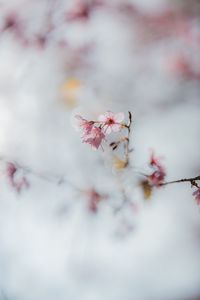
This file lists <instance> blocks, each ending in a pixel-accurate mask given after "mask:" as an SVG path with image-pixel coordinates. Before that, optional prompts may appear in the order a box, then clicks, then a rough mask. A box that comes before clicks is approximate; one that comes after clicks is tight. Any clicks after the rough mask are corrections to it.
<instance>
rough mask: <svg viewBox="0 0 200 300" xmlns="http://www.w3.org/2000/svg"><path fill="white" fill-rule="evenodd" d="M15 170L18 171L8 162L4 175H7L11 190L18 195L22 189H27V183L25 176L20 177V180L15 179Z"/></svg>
mask: <svg viewBox="0 0 200 300" xmlns="http://www.w3.org/2000/svg"><path fill="white" fill-rule="evenodd" d="M17 170H18V169H17V167H16V165H15V164H13V163H11V162H9V163H8V164H7V168H6V173H7V176H8V179H9V182H10V184H11V186H12V187H13V188H15V189H16V191H17V192H18V193H20V192H21V190H22V189H23V188H28V187H29V182H28V181H27V179H26V177H25V176H22V177H21V178H20V179H18V180H17V179H16V178H15V175H16V172H17Z"/></svg>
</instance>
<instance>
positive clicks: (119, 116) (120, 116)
mask: <svg viewBox="0 0 200 300" xmlns="http://www.w3.org/2000/svg"><path fill="white" fill-rule="evenodd" d="M114 119H115V122H117V123H121V122H122V121H123V120H124V113H123V112H120V113H117V114H115V116H114Z"/></svg>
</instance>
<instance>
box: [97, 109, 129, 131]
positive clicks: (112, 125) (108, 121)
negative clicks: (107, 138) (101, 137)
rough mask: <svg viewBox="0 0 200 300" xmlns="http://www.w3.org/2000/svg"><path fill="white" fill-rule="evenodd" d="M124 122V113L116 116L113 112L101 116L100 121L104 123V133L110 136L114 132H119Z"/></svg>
mask: <svg viewBox="0 0 200 300" xmlns="http://www.w3.org/2000/svg"><path fill="white" fill-rule="evenodd" d="M123 120H124V114H123V113H122V112H120V113H117V114H114V113H113V112H111V111H107V112H106V113H105V114H104V115H100V116H99V121H100V122H102V123H103V127H102V128H103V130H104V133H106V134H110V133H111V132H112V131H114V132H118V131H120V129H121V128H122V124H121V122H122V121H123Z"/></svg>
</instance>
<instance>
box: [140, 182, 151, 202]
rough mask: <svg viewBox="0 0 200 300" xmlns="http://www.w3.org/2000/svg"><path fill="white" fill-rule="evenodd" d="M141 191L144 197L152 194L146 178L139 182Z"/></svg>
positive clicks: (147, 197) (146, 197)
mask: <svg viewBox="0 0 200 300" xmlns="http://www.w3.org/2000/svg"><path fill="white" fill-rule="evenodd" d="M140 185H141V187H142V191H143V194H144V198H145V199H149V198H150V197H151V195H152V186H151V185H150V184H149V182H148V180H143V181H141V182H140Z"/></svg>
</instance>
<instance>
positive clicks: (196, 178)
mask: <svg viewBox="0 0 200 300" xmlns="http://www.w3.org/2000/svg"><path fill="white" fill-rule="evenodd" d="M199 180H200V175H198V176H196V177H192V178H183V179H178V180H173V181H168V182H164V183H162V184H161V186H163V185H168V184H173V183H182V182H190V183H191V185H193V186H196V187H199V186H198V184H197V183H196V181H199Z"/></svg>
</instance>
